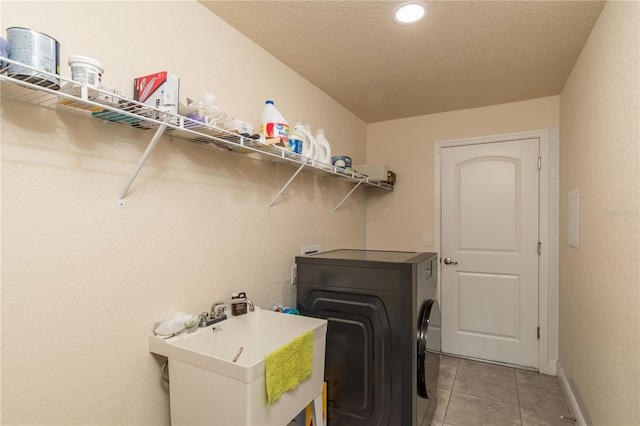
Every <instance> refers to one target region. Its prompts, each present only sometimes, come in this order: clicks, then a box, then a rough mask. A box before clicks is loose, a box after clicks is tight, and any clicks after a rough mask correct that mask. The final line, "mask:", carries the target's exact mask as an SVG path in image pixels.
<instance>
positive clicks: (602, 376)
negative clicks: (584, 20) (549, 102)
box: [560, 2, 640, 426]
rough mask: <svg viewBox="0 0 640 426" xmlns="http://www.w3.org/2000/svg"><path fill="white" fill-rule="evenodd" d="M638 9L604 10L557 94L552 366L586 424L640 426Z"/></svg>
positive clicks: (614, 6) (621, 5)
mask: <svg viewBox="0 0 640 426" xmlns="http://www.w3.org/2000/svg"><path fill="white" fill-rule="evenodd" d="M639 10H640V3H638V2H610V3H608V4H607V5H606V6H605V8H604V10H603V11H602V14H601V16H600V18H599V19H598V22H597V23H596V25H595V27H594V29H593V31H592V33H591V35H590V37H589V40H588V42H587V44H586V45H585V47H584V49H583V51H582V54H581V55H580V57H579V59H578V61H577V63H576V65H575V68H574V69H573V72H572V74H571V76H570V78H569V80H568V81H567V83H566V85H565V87H564V89H563V91H562V93H561V96H560V141H561V142H560V147H561V151H560V158H561V166H560V170H561V175H560V182H561V189H560V200H561V213H560V219H561V222H560V229H561V232H560V366H561V368H562V370H563V371H564V373H565V375H566V376H567V378H568V381H569V383H570V384H571V386H572V389H573V392H574V394H575V395H576V399H577V400H578V402H579V403H580V404H581V407H582V411H583V413H584V416H585V417H586V419H587V422H588V423H589V424H593V425H617V426H631V425H638V424H640V408H639V406H640V389H639V388H640V372H639V369H640V361H639V360H640V309H639V303H640V302H639V301H640V293H639V290H638V288H639V284H638V283H639V282H640V274H639V268H638V263H639V259H640V250H639V248H640V247H639V245H640V233H639V229H640V219H639V212H640V205H639V188H638V181H639V176H640V171H639V167H638V163H639V151H638V145H639V140H640V132H639V122H638V117H639V115H640V111H639V109H638V104H639V102H640V100H639V91H640V87H639V85H638V84H639V83H638V81H639V79H640V68H639V66H638V54H639V50H640V46H639V43H638V40H639V37H640V34H639V31H638V28H639V26H640V22H639V19H638V17H639ZM575 188H578V189H580V218H579V221H580V236H579V248H578V249H575V248H572V247H569V246H568V245H567V243H566V241H567V240H566V238H567V237H566V236H567V223H566V217H567V202H566V200H567V195H566V194H567V192H568V191H570V190H572V189H575Z"/></svg>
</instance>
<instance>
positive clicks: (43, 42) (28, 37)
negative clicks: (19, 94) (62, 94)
mask: <svg viewBox="0 0 640 426" xmlns="http://www.w3.org/2000/svg"><path fill="white" fill-rule="evenodd" d="M7 41H8V42H9V49H10V50H9V59H12V60H14V61H16V62H20V63H22V64H25V65H28V66H30V67H33V68H35V69H36V70H39V71H45V72H48V73H51V74H56V75H60V43H58V41H57V40H56V39H54V38H52V37H49V36H48V35H46V34H43V33H39V32H37V31H33V30H30V29H28V28H20V27H11V28H8V29H7ZM36 70H31V69H28V68H25V67H21V66H19V65H13V66H11V67H9V70H8V75H9V76H10V77H14V78H17V79H20V80H25V81H28V82H30V83H34V84H37V85H39V86H45V87H49V88H51V89H56V90H57V89H59V88H60V79H58V78H56V77H54V76H50V75H46V74H42V73H41V72H38V71H36Z"/></svg>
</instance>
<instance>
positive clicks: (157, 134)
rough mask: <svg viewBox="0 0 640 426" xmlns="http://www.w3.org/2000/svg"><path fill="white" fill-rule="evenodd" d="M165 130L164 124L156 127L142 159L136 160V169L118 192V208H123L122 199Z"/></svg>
mask: <svg viewBox="0 0 640 426" xmlns="http://www.w3.org/2000/svg"><path fill="white" fill-rule="evenodd" d="M165 121H166V120H165ZM166 128H167V125H166V123H163V124H161V125H160V126H158V128H157V129H156V132H155V133H154V135H153V138H151V142H149V146H147V149H146V150H145V151H144V153H143V154H142V157H140V159H139V160H138V164H136V168H135V169H134V170H133V172H132V173H131V175H129V180H127V183H126V184H125V185H124V187H122V190H121V191H120V195H119V196H118V205H119V206H120V207H124V197H125V196H126V195H127V192H128V191H129V188H131V185H133V181H134V180H136V177H137V176H138V173H140V170H141V169H142V166H143V165H144V162H145V161H147V158H148V157H149V155H150V154H151V151H153V148H155V147H156V145H157V144H158V141H159V140H160V137H161V136H162V134H163V133H164V131H165V129H166Z"/></svg>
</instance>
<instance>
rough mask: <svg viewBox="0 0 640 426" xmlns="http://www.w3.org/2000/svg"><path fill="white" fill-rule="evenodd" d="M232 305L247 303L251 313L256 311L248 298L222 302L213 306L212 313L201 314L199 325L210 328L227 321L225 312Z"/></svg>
mask: <svg viewBox="0 0 640 426" xmlns="http://www.w3.org/2000/svg"><path fill="white" fill-rule="evenodd" d="M231 303H246V304H247V308H248V311H249V312H253V311H255V310H256V308H255V307H254V305H253V302H252V301H251V300H249V298H247V297H241V298H237V299H229V300H221V301H219V302H215V303H214V304H213V305H211V312H203V313H201V314H200V322H199V323H198V326H200V327H208V326H210V325H211V324H215V323H217V322H220V321H223V320H226V319H227V314H226V313H225V310H226V309H227V305H229V304H231Z"/></svg>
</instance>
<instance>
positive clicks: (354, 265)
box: [296, 249, 440, 426]
mask: <svg viewBox="0 0 640 426" xmlns="http://www.w3.org/2000/svg"><path fill="white" fill-rule="evenodd" d="M296 264H297V296H296V300H297V308H298V310H299V311H300V313H301V314H302V315H307V316H312V317H316V318H323V319H326V320H327V321H328V326H327V342H326V352H325V380H326V382H327V420H328V423H329V424H330V425H331V426H342V425H345V426H346V425H348V426H358V425H362V426H364V425H366V426H422V425H426V426H428V425H429V424H430V422H431V419H432V418H433V412H434V411H435V408H436V403H437V394H436V387H437V379H438V370H439V366H440V309H439V305H438V302H437V299H436V286H437V278H436V277H437V255H436V253H419V252H400V251H380V250H349V249H341V250H333V251H327V252H322V253H317V254H314V255H311V256H300V257H296Z"/></svg>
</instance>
